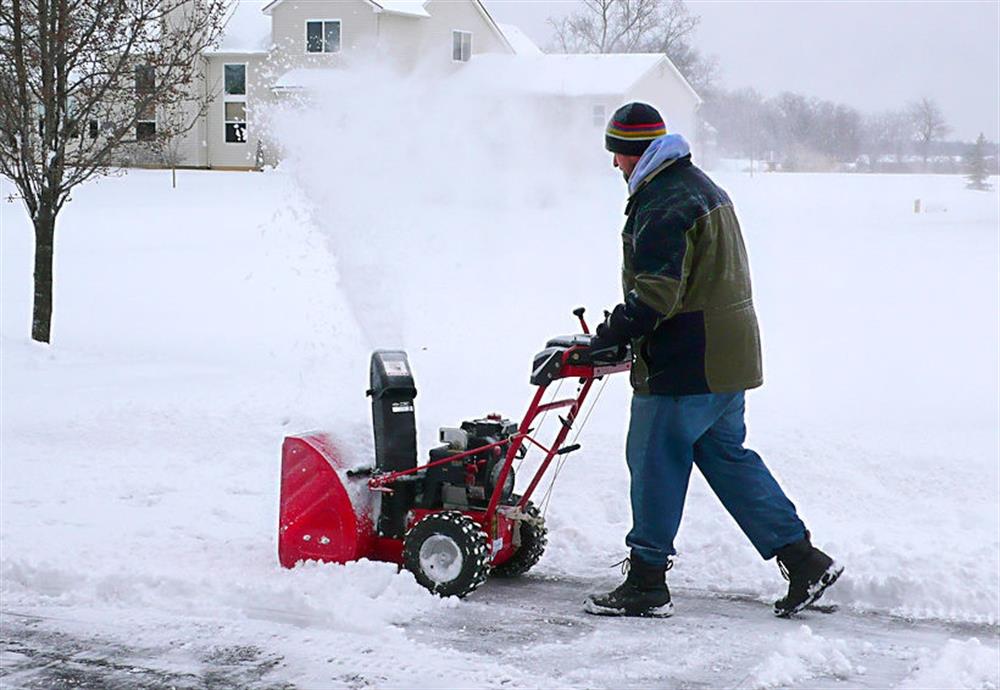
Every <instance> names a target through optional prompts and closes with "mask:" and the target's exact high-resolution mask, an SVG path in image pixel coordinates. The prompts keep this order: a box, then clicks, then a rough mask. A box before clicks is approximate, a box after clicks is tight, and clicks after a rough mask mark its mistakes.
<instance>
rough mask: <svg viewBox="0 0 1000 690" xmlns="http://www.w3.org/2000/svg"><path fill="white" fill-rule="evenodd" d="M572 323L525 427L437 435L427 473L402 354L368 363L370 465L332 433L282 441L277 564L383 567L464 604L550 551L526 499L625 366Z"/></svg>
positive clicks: (627, 358) (553, 351) (537, 368)
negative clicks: (589, 403) (541, 434)
mask: <svg viewBox="0 0 1000 690" xmlns="http://www.w3.org/2000/svg"><path fill="white" fill-rule="evenodd" d="M573 313H574V314H575V315H576V316H577V318H578V319H579V320H580V324H581V326H582V328H583V333H582V334H577V335H569V336H562V337H558V338H553V339H551V340H549V341H548V343H546V346H545V349H544V350H542V351H541V352H539V353H538V354H537V355H536V356H535V359H534V363H533V367H532V374H531V383H532V385H534V386H536V387H537V388H536V390H535V394H534V396H533V397H532V400H531V403H530V404H529V405H528V409H527V411H526V412H525V414H524V418H523V419H522V420H521V422H520V424H517V423H514V422H511V421H510V420H508V419H504V418H503V417H501V416H500V415H499V414H490V415H487V416H486V417H483V418H480V419H473V420H470V421H465V422H462V423H461V424H460V425H459V426H457V427H444V428H442V429H441V431H440V442H441V444H442V445H440V446H438V447H436V448H433V449H432V450H431V451H430V454H429V455H430V457H429V459H428V461H427V462H426V463H424V464H422V465H418V463H417V437H416V423H415V415H414V412H415V405H414V401H415V399H416V397H417V388H416V385H415V384H414V381H413V373H412V370H411V369H410V364H409V361H408V360H407V357H406V353H405V352H402V351H398V350H377V351H376V352H374V353H373V354H372V358H371V375H370V380H371V388H370V389H369V390H368V395H369V396H370V397H371V400H372V422H373V429H374V435H375V463H374V465H367V466H360V467H359V466H355V464H350V463H349V461H347V460H346V455H345V454H344V453H343V450H344V449H342V448H338V446H337V444H336V442H335V441H334V440H333V438H332V437H331V436H330V435H328V434H324V433H309V434H303V435H299V436H289V437H287V438H286V439H285V442H284V444H283V446H282V463H281V507H280V516H279V524H278V558H279V560H280V562H281V565H283V566H284V567H286V568H291V567H293V566H295V565H296V564H297V563H298V562H300V561H304V560H319V561H327V562H334V563H346V562H348V561H353V560H358V559H361V558H369V559H372V560H380V561H389V562H393V563H398V564H400V565H402V566H403V567H405V568H407V569H408V570H410V571H411V572H412V573H413V574H414V576H415V577H416V579H417V581H418V582H419V583H420V584H421V585H423V586H424V587H426V588H427V589H429V590H431V591H432V592H435V593H438V594H440V595H442V596H452V595H456V596H465V595H466V594H469V593H470V592H472V591H473V590H475V589H476V588H477V587H479V586H480V585H481V584H482V583H483V582H485V581H486V578H487V576H488V575H490V574H492V575H493V576H506V577H511V576H517V575H521V574H523V573H525V572H527V571H528V570H529V569H531V567H532V566H534V565H535V563H537V562H538V559H539V558H541V556H542V553H543V551H544V550H545V545H546V530H545V524H544V521H543V518H542V515H541V513H540V511H539V510H538V508H537V507H536V506H535V505H534V504H533V503H532V502H531V497H532V495H533V494H534V492H535V490H536V489H537V488H538V485H539V482H540V481H541V480H542V478H543V476H544V475H545V473H546V471H547V470H548V469H549V467H550V465H551V464H552V461H553V459H554V458H556V456H565V455H567V454H568V453H571V452H573V451H574V450H577V449H578V448H579V447H580V446H579V444H577V443H572V444H569V445H564V444H565V443H566V439H567V436H568V435H569V433H570V431H571V430H572V429H573V426H574V424H575V423H576V422H577V419H578V417H579V416H580V412H581V410H582V408H583V404H584V401H585V400H586V398H587V396H588V394H589V393H590V390H591V387H592V386H593V384H594V382H595V381H596V380H599V379H602V378H603V377H605V376H607V375H609V374H613V373H617V372H622V371H627V370H628V369H629V368H630V367H631V352H629V350H628V348H627V347H622V348H610V349H605V350H601V351H595V350H594V349H593V348H592V347H591V339H592V337H593V336H592V335H590V332H589V329H588V328H587V323H586V321H585V320H584V318H583V314H584V311H583V309H582V308H580V309H577V310H575V311H574V312H573ZM560 379H577V381H578V388H577V391H576V394H575V395H574V396H573V397H566V398H560V399H551V400H548V401H547V402H546V401H545V398H546V392H547V390H548V388H549V385H550V384H552V383H553V382H554V381H558V380H560ZM595 402H596V400H595ZM554 410H564V412H563V414H561V415H558V420H559V425H558V430H557V432H556V434H555V439H554V440H552V441H551V442H549V443H548V444H547V445H546V444H545V443H543V442H542V441H541V440H540V439H539V438H537V437H536V436H535V432H536V431H537V430H536V429H535V428H534V424H535V422H536V420H537V419H538V418H539V417H540V416H542V417H543V420H544V415H546V413H548V412H550V411H554ZM585 421H586V418H584V422H585ZM581 427H582V424H581ZM577 434H579V429H578V430H577ZM532 446H533V447H536V448H538V449H539V450H540V451H541V452H542V453H544V455H543V457H542V459H541V461H540V463H539V465H538V468H537V470H536V471H535V473H534V475H533V476H532V478H531V480H530V481H529V482H528V484H527V486H526V488H525V489H524V491H523V493H521V494H517V493H514V478H515V477H514V467H513V466H514V462H515V461H516V460H519V459H523V458H524V456H525V455H526V454H527V451H528V449H529V448H530V447H532ZM354 462H355V463H356V461H354Z"/></svg>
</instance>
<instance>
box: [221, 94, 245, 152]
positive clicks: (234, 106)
mask: <svg viewBox="0 0 1000 690" xmlns="http://www.w3.org/2000/svg"><path fill="white" fill-rule="evenodd" d="M225 108H226V143H227V144H245V143H247V104H246V103H240V102H232V103H226V104H225Z"/></svg>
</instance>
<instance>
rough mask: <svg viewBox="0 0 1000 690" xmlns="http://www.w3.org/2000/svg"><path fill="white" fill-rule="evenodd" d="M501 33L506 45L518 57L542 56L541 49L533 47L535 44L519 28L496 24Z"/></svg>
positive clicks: (512, 25) (511, 25)
mask: <svg viewBox="0 0 1000 690" xmlns="http://www.w3.org/2000/svg"><path fill="white" fill-rule="evenodd" d="M497 26H499V27H500V31H502V32H503V35H504V37H505V38H506V39H507V43H509V44H510V47H511V48H513V49H514V52H515V53H516V54H518V55H542V49H541V48H539V47H538V46H537V45H535V42H534V41H532V40H531V39H530V38H528V35H527V34H525V33H524V32H523V31H521V27H519V26H515V25H514V24H498V25H497Z"/></svg>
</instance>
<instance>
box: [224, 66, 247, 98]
mask: <svg viewBox="0 0 1000 690" xmlns="http://www.w3.org/2000/svg"><path fill="white" fill-rule="evenodd" d="M222 69H223V72H224V74H225V82H226V95H227V96H246V95H247V66H246V65H242V64H241V65H224V66H223V68H222Z"/></svg>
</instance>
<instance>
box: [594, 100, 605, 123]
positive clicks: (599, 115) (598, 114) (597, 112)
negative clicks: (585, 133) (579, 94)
mask: <svg viewBox="0 0 1000 690" xmlns="http://www.w3.org/2000/svg"><path fill="white" fill-rule="evenodd" d="M593 112H594V115H593V121H594V126H595V127H604V126H605V125H606V124H608V111H607V110H606V109H605V108H604V104H598V105H595V106H594V111H593Z"/></svg>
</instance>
